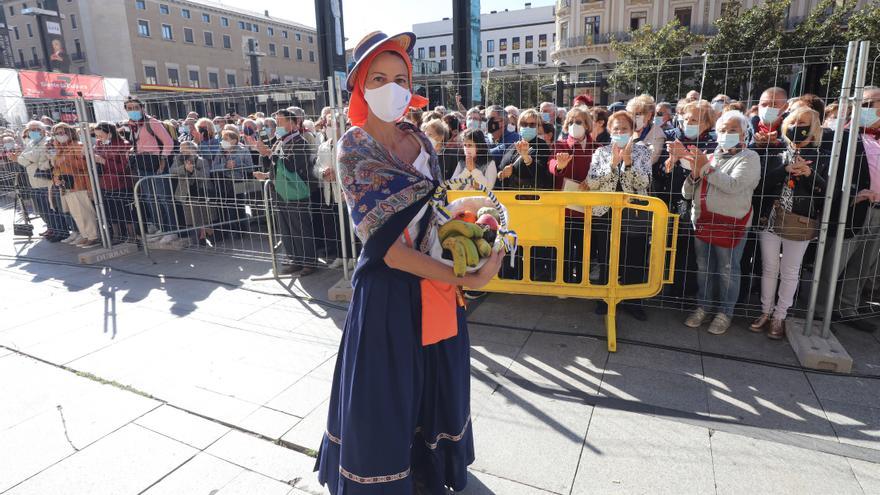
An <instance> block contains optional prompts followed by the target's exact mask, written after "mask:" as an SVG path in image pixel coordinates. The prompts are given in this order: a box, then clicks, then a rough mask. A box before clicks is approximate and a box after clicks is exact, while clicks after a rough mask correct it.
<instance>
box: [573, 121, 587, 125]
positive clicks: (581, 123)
mask: <svg viewBox="0 0 880 495" xmlns="http://www.w3.org/2000/svg"><path fill="white" fill-rule="evenodd" d="M571 123H572V124H576V125H584V121H583V120H572V121H571Z"/></svg>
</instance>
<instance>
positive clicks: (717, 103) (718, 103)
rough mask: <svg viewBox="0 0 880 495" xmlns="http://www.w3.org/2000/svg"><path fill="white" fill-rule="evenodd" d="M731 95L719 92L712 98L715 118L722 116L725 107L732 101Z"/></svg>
mask: <svg viewBox="0 0 880 495" xmlns="http://www.w3.org/2000/svg"><path fill="white" fill-rule="evenodd" d="M730 101H731V100H730V97H729V96H727V95H725V94H717V95H715V98H712V110H714V111H715V118H716V119H717V118H718V117H720V116H721V113H722V112H724V107H725V106H727V105H728V104H729V103H730Z"/></svg>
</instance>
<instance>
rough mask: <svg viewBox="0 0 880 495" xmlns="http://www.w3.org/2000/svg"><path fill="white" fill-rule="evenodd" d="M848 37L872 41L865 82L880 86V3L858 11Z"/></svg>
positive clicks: (852, 19) (851, 22)
mask: <svg viewBox="0 0 880 495" xmlns="http://www.w3.org/2000/svg"><path fill="white" fill-rule="evenodd" d="M846 37H847V39H848V40H850V41H863V40H870V41H871V54H870V57H869V61H868V77H867V78H866V80H865V84H870V85H874V86H880V59H878V58H877V57H878V56H880V3H877V2H874V3H873V4H871V5H866V6H864V7H862V8H861V9H860V10H858V11H856V12H855V13H854V14H853V15H852V17H850V19H849V23H848V24H847V28H846ZM837 87H838V88H839V87H840V84H838V85H837Z"/></svg>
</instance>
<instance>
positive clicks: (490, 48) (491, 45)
mask: <svg viewBox="0 0 880 495" xmlns="http://www.w3.org/2000/svg"><path fill="white" fill-rule="evenodd" d="M494 51H495V40H486V53H492V52H494Z"/></svg>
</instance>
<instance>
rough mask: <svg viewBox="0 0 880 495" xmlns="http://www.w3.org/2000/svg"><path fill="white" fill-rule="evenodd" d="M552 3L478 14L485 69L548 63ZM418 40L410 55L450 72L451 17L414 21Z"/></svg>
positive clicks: (552, 29) (552, 35) (552, 33)
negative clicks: (431, 20) (417, 22)
mask: <svg viewBox="0 0 880 495" xmlns="http://www.w3.org/2000/svg"><path fill="white" fill-rule="evenodd" d="M553 10H554V7H553V6H552V5H551V6H547V7H532V6H531V3H526V4H525V6H524V8H522V9H518V10H508V9H505V10H504V11H494V10H493V11H491V12H489V13H488V14H481V15H480V44H481V47H480V59H481V63H482V69H483V70H484V71H486V70H489V69H493V68H498V69H502V68H506V67H517V68H532V67H542V66H544V65H547V63H548V60H549V59H548V55H549V53H550V51H551V50H552V49H553V44H554V41H555V36H556V34H555V29H556V20H555V16H554V12H553ZM413 32H414V33H415V34H416V37H417V41H416V46H415V49H414V52H413V58H414V59H417V60H423V61H432V62H436V63H437V64H439V71H440V73H441V74H448V73H451V72H452V44H453V39H452V19H450V18H444V19H442V20H439V21H434V22H424V23H419V24H413Z"/></svg>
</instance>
